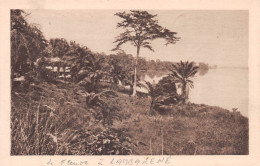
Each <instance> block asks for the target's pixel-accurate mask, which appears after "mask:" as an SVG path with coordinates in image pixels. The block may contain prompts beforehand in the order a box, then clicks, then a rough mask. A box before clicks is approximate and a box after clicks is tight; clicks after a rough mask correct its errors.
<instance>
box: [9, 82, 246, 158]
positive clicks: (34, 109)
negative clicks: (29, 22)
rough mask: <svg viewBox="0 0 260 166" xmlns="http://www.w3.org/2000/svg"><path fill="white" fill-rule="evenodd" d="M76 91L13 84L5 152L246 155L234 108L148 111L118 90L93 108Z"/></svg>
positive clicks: (242, 122)
mask: <svg viewBox="0 0 260 166" xmlns="http://www.w3.org/2000/svg"><path fill="white" fill-rule="evenodd" d="M82 90H83V89H81V88H80V87H78V86H76V85H73V84H70V83H64V82H59V83H57V84H55V85H54V84H48V83H45V82H43V83H39V84H38V85H34V86H30V87H29V89H28V90H24V89H22V88H18V89H13V92H12V104H11V106H12V109H11V140H12V143H11V146H12V147H11V154H12V155H47V154H48V155H100V154H106V155H108V154H136V155H151V154H152V155H161V154H164V155H185V154H186V155H194V154H195V155H213V154H214V155H236V154H239V155H245V154H248V119H247V118H246V117H243V116H242V115H240V114H239V113H236V112H234V113H233V112H230V111H228V110H225V109H222V108H219V107H212V106H207V105H197V104H186V105H177V106H172V107H169V108H168V109H167V111H166V112H164V114H159V113H158V112H155V113H154V114H153V115H148V110H149V107H150V101H149V98H147V96H145V95H141V94H139V96H137V97H129V95H128V94H127V93H122V92H118V91H117V92H115V93H116V94H117V96H116V97H114V98H108V99H107V100H105V103H106V107H102V106H94V107H93V105H92V106H91V105H89V104H86V97H85V96H84V95H83V94H82V93H80V92H81V91H82Z"/></svg>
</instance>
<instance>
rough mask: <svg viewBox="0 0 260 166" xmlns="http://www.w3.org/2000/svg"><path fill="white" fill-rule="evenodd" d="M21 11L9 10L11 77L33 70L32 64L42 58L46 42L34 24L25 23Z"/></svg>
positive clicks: (24, 15) (24, 13)
mask: <svg viewBox="0 0 260 166" xmlns="http://www.w3.org/2000/svg"><path fill="white" fill-rule="evenodd" d="M27 15H28V14H27V13H26V12H25V11H23V10H17V9H15V10H11V70H12V73H11V74H12V77H14V75H15V74H17V73H19V74H20V75H23V74H26V73H28V72H30V71H33V70H34V69H35V66H34V62H35V61H36V60H37V59H38V58H39V57H41V56H42V54H43V51H44V49H45V47H46V46H47V44H48V43H47V41H46V40H45V38H44V36H43V34H42V32H41V31H40V30H39V28H37V26H36V25H34V24H29V23H28V22H27V21H26V16H27Z"/></svg>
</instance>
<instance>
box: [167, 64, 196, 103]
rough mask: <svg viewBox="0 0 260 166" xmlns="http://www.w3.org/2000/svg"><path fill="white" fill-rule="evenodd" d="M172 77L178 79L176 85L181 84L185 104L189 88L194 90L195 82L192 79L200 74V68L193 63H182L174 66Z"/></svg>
mask: <svg viewBox="0 0 260 166" xmlns="http://www.w3.org/2000/svg"><path fill="white" fill-rule="evenodd" d="M172 67H173V69H172V70H171V72H172V74H171V75H172V76H173V77H174V78H175V79H176V83H180V85H181V89H182V97H183V103H185V102H186V101H187V99H188V89H187V88H188V87H190V88H193V81H192V80H191V78H193V77H194V76H195V74H196V73H197V72H198V68H199V67H198V66H195V65H194V63H192V62H188V61H187V62H186V63H184V62H182V61H181V62H180V63H177V64H173V65H172Z"/></svg>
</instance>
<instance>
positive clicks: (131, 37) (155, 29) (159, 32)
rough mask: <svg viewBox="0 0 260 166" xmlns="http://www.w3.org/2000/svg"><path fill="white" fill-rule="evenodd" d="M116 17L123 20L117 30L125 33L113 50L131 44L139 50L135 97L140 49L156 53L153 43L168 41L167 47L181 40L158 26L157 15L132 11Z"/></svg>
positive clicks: (117, 39)
mask: <svg viewBox="0 0 260 166" xmlns="http://www.w3.org/2000/svg"><path fill="white" fill-rule="evenodd" d="M115 15H116V16H118V17H120V18H121V19H122V21H121V22H119V23H118V24H117V28H123V29H125V31H124V32H123V33H121V34H120V35H119V36H117V37H116V39H115V41H114V43H115V44H116V47H115V48H114V49H113V50H118V49H120V47H121V45H123V44H125V43H128V42H129V43H131V44H132V45H133V46H134V47H136V49H137V53H136V61H135V76H134V86H133V96H135V94H136V67H137V61H138V57H139V53H140V48H141V47H144V48H147V49H149V50H151V51H154V50H153V48H152V46H151V41H153V40H155V39H158V38H162V39H165V40H166V43H165V44H166V45H168V44H175V43H176V41H178V40H179V38H178V37H176V34H177V33H176V32H172V31H170V30H169V29H167V28H163V27H162V26H160V25H159V24H158V20H157V19H156V16H157V15H152V14H150V13H148V12H147V11H140V10H131V11H130V12H129V13H126V12H118V13H116V14H115Z"/></svg>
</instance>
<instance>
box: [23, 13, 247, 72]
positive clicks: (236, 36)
mask: <svg viewBox="0 0 260 166" xmlns="http://www.w3.org/2000/svg"><path fill="white" fill-rule="evenodd" d="M25 11H26V12H28V13H31V14H30V15H29V16H27V18H26V19H27V21H28V22H30V23H35V24H37V25H38V27H39V28H40V29H41V31H42V32H43V33H44V35H45V37H46V39H50V38H65V39H66V40H68V41H71V40H73V41H76V42H77V43H79V44H81V45H82V46H87V47H88V48H90V49H91V50H92V51H93V52H99V53H102V52H104V53H106V54H111V53H115V52H112V51H111V49H113V48H114V47H115V44H114V43H113V41H114V40H115V37H116V36H118V35H119V34H120V33H122V32H123V29H119V28H116V25H117V23H118V22H119V21H121V19H120V18H119V17H117V16H115V15H114V14H115V13H117V12H119V10H25ZM148 12H149V13H151V14H157V19H158V20H159V24H160V25H161V26H162V27H166V28H167V29H169V30H171V31H174V32H177V33H178V34H177V36H178V37H180V38H181V39H180V41H178V42H177V43H176V44H172V45H167V46H166V45H165V41H164V40H163V39H157V40H154V41H152V47H153V48H154V50H155V52H151V51H150V50H148V49H145V48H142V49H141V51H140V56H141V57H145V58H146V59H153V60H156V59H160V60H161V61H173V62H177V61H180V60H183V61H187V60H188V61H195V62H205V63H208V64H210V65H218V66H225V67H226V66H229V67H247V66H248V11H243V10H197V11H196V10H148ZM122 49H123V50H124V51H125V52H126V53H128V54H132V55H134V56H135V55H136V48H135V47H134V46H132V45H131V44H125V45H123V46H122Z"/></svg>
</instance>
